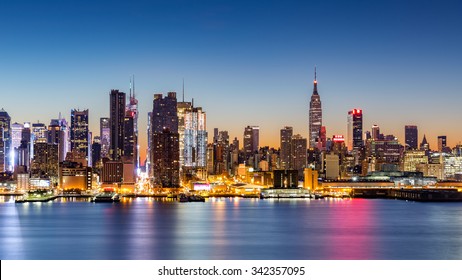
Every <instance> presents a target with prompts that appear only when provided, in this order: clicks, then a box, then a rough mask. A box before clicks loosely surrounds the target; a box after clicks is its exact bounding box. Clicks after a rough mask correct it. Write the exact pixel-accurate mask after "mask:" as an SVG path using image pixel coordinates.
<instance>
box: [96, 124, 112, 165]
mask: <svg viewBox="0 0 462 280" xmlns="http://www.w3.org/2000/svg"><path fill="white" fill-rule="evenodd" d="M99 131H100V132H99V136H100V139H101V157H102V158H108V157H109V146H110V145H109V144H110V143H111V140H110V139H111V128H110V125H109V118H100V119H99Z"/></svg>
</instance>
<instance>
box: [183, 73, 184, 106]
mask: <svg viewBox="0 0 462 280" xmlns="http://www.w3.org/2000/svg"><path fill="white" fill-rule="evenodd" d="M183 102H184V78H183Z"/></svg>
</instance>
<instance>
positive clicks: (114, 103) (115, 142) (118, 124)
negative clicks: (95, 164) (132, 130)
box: [109, 89, 125, 160]
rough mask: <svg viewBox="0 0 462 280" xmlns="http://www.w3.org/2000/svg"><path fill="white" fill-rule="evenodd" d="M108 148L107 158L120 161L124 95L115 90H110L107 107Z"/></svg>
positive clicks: (122, 140) (122, 146)
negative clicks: (108, 105) (108, 115)
mask: <svg viewBox="0 0 462 280" xmlns="http://www.w3.org/2000/svg"><path fill="white" fill-rule="evenodd" d="M109 113H110V117H109V128H110V133H111V136H110V146H109V147H110V148H109V157H110V158H111V159H112V160H120V159H122V156H123V155H124V153H123V151H124V118H125V93H124V92H121V91H119V90H117V89H113V90H111V93H110V107H109Z"/></svg>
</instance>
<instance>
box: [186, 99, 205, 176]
mask: <svg viewBox="0 0 462 280" xmlns="http://www.w3.org/2000/svg"><path fill="white" fill-rule="evenodd" d="M184 166H185V167H188V168H195V169H197V168H206V167H207V128H206V114H205V112H204V111H203V110H202V108H201V107H192V108H190V109H186V110H185V112H184Z"/></svg>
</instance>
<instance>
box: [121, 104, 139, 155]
mask: <svg viewBox="0 0 462 280" xmlns="http://www.w3.org/2000/svg"><path fill="white" fill-rule="evenodd" d="M135 150H136V145H135V119H134V113H133V112H132V111H130V110H128V111H126V112H125V118H124V142H123V157H124V158H125V160H128V161H130V162H133V163H135V155H136V151H135Z"/></svg>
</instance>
